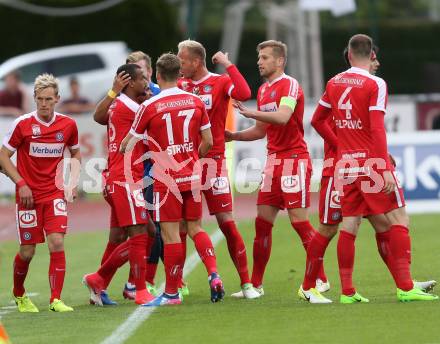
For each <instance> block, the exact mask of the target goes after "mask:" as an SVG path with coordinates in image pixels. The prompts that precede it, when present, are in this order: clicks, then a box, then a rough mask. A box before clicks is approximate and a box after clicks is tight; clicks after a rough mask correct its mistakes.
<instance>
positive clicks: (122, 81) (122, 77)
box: [112, 72, 131, 94]
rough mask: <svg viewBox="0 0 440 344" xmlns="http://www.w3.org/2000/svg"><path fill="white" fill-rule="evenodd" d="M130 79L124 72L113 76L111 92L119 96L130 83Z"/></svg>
mask: <svg viewBox="0 0 440 344" xmlns="http://www.w3.org/2000/svg"><path fill="white" fill-rule="evenodd" d="M130 80H131V78H130V75H128V74H127V73H125V72H121V73H119V74H118V75H116V76H115V78H114V79H113V86H112V90H113V92H115V93H117V94H119V93H121V92H122V90H123V89H124V87H125V86H127V84H128V83H129V82H130Z"/></svg>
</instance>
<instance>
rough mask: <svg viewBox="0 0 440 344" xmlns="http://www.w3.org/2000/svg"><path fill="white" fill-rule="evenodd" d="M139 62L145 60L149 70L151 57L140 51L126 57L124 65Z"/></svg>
mask: <svg viewBox="0 0 440 344" xmlns="http://www.w3.org/2000/svg"><path fill="white" fill-rule="evenodd" d="M141 60H145V62H146V63H147V67H148V68H150V69H151V57H150V56H149V55H148V54H145V53H144V52H143V51H140V50H138V51H133V52H132V53H130V55H128V56H127V59H126V60H125V63H136V62H139V61H141Z"/></svg>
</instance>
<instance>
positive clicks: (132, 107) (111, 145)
mask: <svg viewBox="0 0 440 344" xmlns="http://www.w3.org/2000/svg"><path fill="white" fill-rule="evenodd" d="M139 106H140V105H139V104H138V103H136V102H135V101H134V100H132V99H130V98H129V97H127V96H126V95H125V94H124V93H121V94H120V96H119V97H118V98H116V100H115V101H114V102H113V104H112V105H111V106H110V109H109V111H108V115H109V117H108V123H107V135H108V158H107V168H106V170H104V172H103V175H104V177H105V178H106V180H107V182H108V183H110V182H115V181H119V182H126V181H127V182H137V181H139V180H141V179H142V176H143V171H144V166H143V161H141V160H142V159H141V157H142V155H144V154H145V153H146V152H147V146H146V145H145V144H144V142H143V141H139V142H137V143H136V145H135V146H134V148H133V150H132V152H131V159H130V161H131V165H130V166H127V168H125V170H124V155H123V154H121V153H119V147H120V145H121V142H122V140H123V139H124V137H125V136H126V135H127V134H128V132H129V131H130V128H131V125H132V124H133V121H134V118H135V116H136V112H137V111H138V109H139ZM137 160H139V161H138V162H136V161H137ZM144 160H145V159H144ZM130 171H131V177H130V176H129V175H128V174H129V173H130ZM126 174H127V175H126Z"/></svg>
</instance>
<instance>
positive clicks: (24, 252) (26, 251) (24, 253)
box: [19, 245, 35, 262]
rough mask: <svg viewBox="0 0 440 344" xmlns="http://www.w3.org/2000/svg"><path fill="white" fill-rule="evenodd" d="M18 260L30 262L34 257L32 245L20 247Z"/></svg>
mask: <svg viewBox="0 0 440 344" xmlns="http://www.w3.org/2000/svg"><path fill="white" fill-rule="evenodd" d="M19 255H20V258H21V259H23V260H24V261H26V262H30V261H31V260H32V258H33V257H34V255H35V246H33V245H24V246H20V252H19Z"/></svg>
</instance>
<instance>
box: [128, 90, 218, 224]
mask: <svg viewBox="0 0 440 344" xmlns="http://www.w3.org/2000/svg"><path fill="white" fill-rule="evenodd" d="M210 126H211V124H210V122H209V118H208V114H207V113H206V110H205V105H204V104H203V102H202V101H201V100H200V98H199V97H197V96H195V95H194V94H191V93H188V92H185V91H182V90H180V89H179V88H177V87H173V88H169V89H166V90H163V91H162V92H161V93H160V94H159V95H157V96H155V97H153V98H151V99H149V100H147V101H145V102H144V103H143V104H142V105H141V107H140V108H139V111H138V113H137V115H136V119H135V121H134V123H133V127H132V129H131V130H130V133H131V134H132V135H134V136H136V137H138V138H143V135H144V133H145V131H147V133H148V146H149V149H150V153H151V156H152V161H153V168H154V179H155V181H154V184H153V190H154V211H153V213H154V220H155V221H170V222H177V221H180V220H181V219H186V220H196V219H199V218H200V217H201V216H202V203H201V191H200V189H201V168H200V164H199V156H198V147H199V145H200V131H202V130H205V129H208V128H210Z"/></svg>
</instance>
